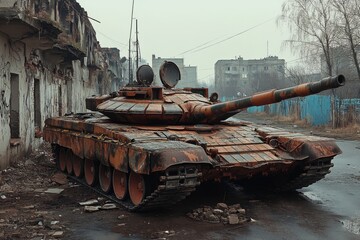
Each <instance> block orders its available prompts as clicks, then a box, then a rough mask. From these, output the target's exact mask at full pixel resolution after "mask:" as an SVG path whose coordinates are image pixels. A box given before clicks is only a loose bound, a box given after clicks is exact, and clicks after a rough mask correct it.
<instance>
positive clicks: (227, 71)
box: [215, 56, 285, 98]
mask: <svg viewBox="0 0 360 240" xmlns="http://www.w3.org/2000/svg"><path fill="white" fill-rule="evenodd" d="M284 79H285V60H284V59H279V58H278V57H276V56H270V57H266V58H263V59H250V60H244V59H243V58H242V57H239V58H236V59H230V60H218V61H217V62H216V63H215V89H216V91H218V92H219V93H220V96H225V97H228V98H229V97H230V98H231V97H241V96H248V95H250V94H253V93H254V92H259V91H264V90H267V89H270V88H275V87H278V86H283V85H284Z"/></svg>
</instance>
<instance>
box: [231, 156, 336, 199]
mask: <svg viewBox="0 0 360 240" xmlns="http://www.w3.org/2000/svg"><path fill="white" fill-rule="evenodd" d="M331 160H332V157H331V158H323V159H317V160H314V161H312V162H310V163H308V164H307V165H305V166H304V167H303V171H302V172H300V173H298V174H296V176H295V177H294V178H292V179H290V180H286V178H281V179H280V180H279V179H271V177H270V178H262V179H261V181H259V180H257V179H249V180H247V182H246V183H244V182H241V180H239V181H236V182H232V184H229V185H230V186H232V187H233V188H236V187H237V185H239V186H243V187H244V188H245V189H247V190H249V191H255V192H256V191H265V192H290V191H295V190H297V189H301V188H304V187H307V186H309V185H311V184H313V183H315V182H317V181H319V180H321V179H323V178H324V177H325V175H326V174H328V173H330V168H331V167H333V166H334V164H333V163H331Z"/></svg>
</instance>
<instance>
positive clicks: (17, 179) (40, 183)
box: [0, 140, 360, 240]
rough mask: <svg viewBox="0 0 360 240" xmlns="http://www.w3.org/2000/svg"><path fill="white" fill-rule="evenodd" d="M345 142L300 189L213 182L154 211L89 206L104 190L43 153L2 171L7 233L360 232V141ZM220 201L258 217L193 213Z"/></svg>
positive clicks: (193, 235) (207, 235)
mask: <svg viewBox="0 0 360 240" xmlns="http://www.w3.org/2000/svg"><path fill="white" fill-rule="evenodd" d="M337 143H338V145H339V146H340V148H341V149H342V150H343V154H341V155H339V156H337V157H336V158H335V159H334V160H333V163H334V167H333V168H332V169H331V170H332V171H331V173H330V174H328V175H327V176H326V178H325V179H323V180H321V181H319V182H317V183H315V184H313V185H311V186H310V187H308V188H304V189H302V190H301V191H299V192H298V193H292V194H282V195H278V194H270V195H269V194H266V195H264V194H260V193H257V194H250V193H246V192H244V191H242V190H241V189H240V188H236V187H234V186H232V185H229V184H208V185H205V186H202V187H200V188H199V189H198V191H197V192H195V193H194V194H192V195H191V196H190V197H188V198H187V199H186V200H184V201H183V202H180V203H179V204H177V205H175V206H173V207H172V208H168V209H163V210H158V211H154V212H146V213H129V212H126V211H125V210H123V209H122V208H117V209H113V210H100V211H96V212H92V213H89V212H86V211H84V207H83V206H80V205H79V202H82V201H86V200H90V199H97V198H98V197H99V196H98V195H97V194H95V193H94V192H92V191H91V190H89V189H87V188H86V187H83V186H79V185H76V184H73V183H72V182H71V181H68V180H67V179H66V178H65V179H62V178H61V177H59V176H58V175H56V170H55V166H54V163H53V162H51V161H50V160H49V159H50V156H49V155H48V154H41V155H40V157H39V156H35V157H33V158H30V160H27V161H25V162H23V163H20V164H19V165H17V166H16V167H12V168H10V169H8V170H6V171H3V172H2V173H1V175H0V195H1V198H0V239H34V240H40V239H55V238H56V239H74V240H75V239H77V240H78V239H79V240H95V239H96V240H112V239H150V238H152V239H182V240H183V239H184V238H186V239H360V188H359V185H360V157H359V155H360V142H359V141H340V140H338V141H337ZM54 176H57V177H54ZM98 201H99V204H100V205H101V204H105V203H106V199H102V198H99V199H98ZM219 202H225V203H227V204H237V203H239V204H240V205H241V206H242V207H243V208H245V209H246V211H247V213H246V214H247V216H248V217H250V218H252V219H253V221H252V222H247V223H245V224H242V225H223V224H211V223H206V222H198V221H194V220H192V219H190V218H189V217H187V216H186V214H187V213H189V212H191V211H192V210H193V209H196V208H199V207H203V206H204V205H208V206H215V205H216V204H217V203H219Z"/></svg>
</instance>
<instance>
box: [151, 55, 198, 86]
mask: <svg viewBox="0 0 360 240" xmlns="http://www.w3.org/2000/svg"><path fill="white" fill-rule="evenodd" d="M165 61H171V62H174V63H175V64H176V65H177V66H178V68H179V69H180V75H181V80H180V81H179V83H178V84H177V85H176V88H184V87H199V84H198V81H197V67H195V66H185V65H184V59H183V58H160V57H157V58H156V57H155V55H152V68H153V70H154V73H155V80H154V83H153V85H155V86H162V83H161V80H160V76H159V69H160V66H161V65H162V64H163V63H164V62H165Z"/></svg>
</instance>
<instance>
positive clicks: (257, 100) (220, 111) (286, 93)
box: [194, 75, 345, 122]
mask: <svg viewBox="0 0 360 240" xmlns="http://www.w3.org/2000/svg"><path fill="white" fill-rule="evenodd" d="M344 84H345V77H344V76H343V75H337V76H334V77H328V78H324V79H322V80H320V81H317V82H310V83H304V84H300V85H297V86H294V87H289V88H284V89H279V90H275V89H273V90H269V91H265V92H261V93H257V94H255V95H252V96H249V97H245V98H240V99H236V100H232V101H227V102H223V103H217V104H213V105H208V106H199V107H196V108H195V109H194V113H195V116H196V118H198V119H199V118H203V119H207V120H206V122H213V121H217V120H222V119H226V118H227V117H230V116H232V115H234V114H236V113H238V112H239V111H241V110H242V109H245V108H248V107H252V106H262V105H266V104H271V103H277V102H280V101H282V100H285V99H289V98H294V97H303V96H308V95H312V94H316V93H319V92H321V91H325V90H328V89H333V88H337V87H340V86H343V85H344Z"/></svg>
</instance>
